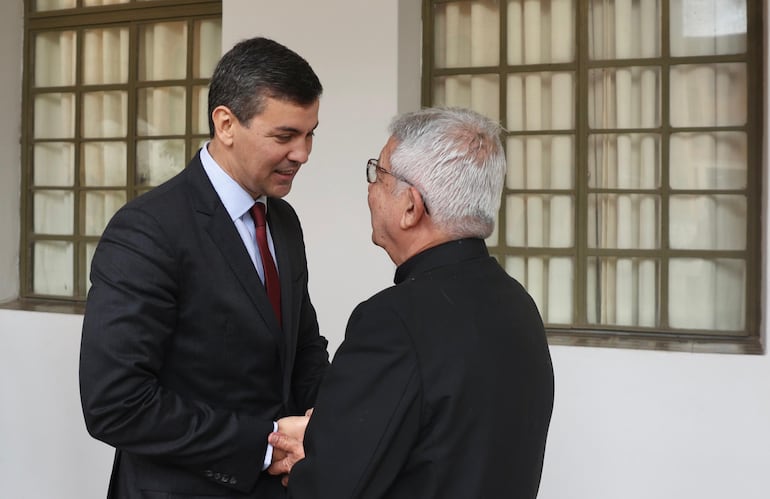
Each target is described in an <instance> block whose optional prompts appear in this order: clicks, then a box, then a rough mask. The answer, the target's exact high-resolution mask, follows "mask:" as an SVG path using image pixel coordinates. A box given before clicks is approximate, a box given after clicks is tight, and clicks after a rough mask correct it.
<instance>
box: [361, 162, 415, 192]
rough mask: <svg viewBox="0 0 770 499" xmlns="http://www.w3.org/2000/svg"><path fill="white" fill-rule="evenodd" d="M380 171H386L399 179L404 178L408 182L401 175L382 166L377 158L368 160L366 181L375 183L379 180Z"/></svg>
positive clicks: (385, 172)
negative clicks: (378, 173)
mask: <svg viewBox="0 0 770 499" xmlns="http://www.w3.org/2000/svg"><path fill="white" fill-rule="evenodd" d="M378 171H380V172H382V173H384V174H386V175H390V176H391V177H395V178H397V179H398V180H403V181H404V182H406V180H404V179H402V178H401V177H398V176H396V175H394V174H392V173H390V172H389V171H388V170H386V169H385V168H383V167H381V166H380V161H379V160H377V159H374V158H372V159H370V160H369V161H367V162H366V181H367V182H369V183H370V184H373V183H375V182H377V172H378ZM406 183H407V184H409V182H406ZM409 185H412V184H409Z"/></svg>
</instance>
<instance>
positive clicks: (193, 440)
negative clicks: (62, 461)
mask: <svg viewBox="0 0 770 499" xmlns="http://www.w3.org/2000/svg"><path fill="white" fill-rule="evenodd" d="M170 239H171V236H169V235H168V234H165V233H164V231H163V230H162V228H161V227H160V225H159V224H158V223H157V222H156V220H155V219H153V217H151V216H150V215H148V214H146V213H144V212H142V211H140V210H131V209H123V210H120V211H119V212H118V213H117V214H116V216H115V217H113V220H112V221H111V222H110V225H109V227H108V228H107V230H106V231H105V232H104V235H103V236H102V240H101V241H100V244H99V246H98V248H97V250H96V252H95V254H94V258H93V263H92V270H91V280H92V287H91V289H90V291H89V297H88V301H87V305H86V312H85V317H84V321H83V332H82V340H81V357H80V390H81V401H82V405H83V412H84V416H85V421H86V426H87V429H88V431H89V433H90V434H91V435H92V436H94V437H95V438H97V439H99V440H102V441H104V442H106V443H108V444H110V445H112V446H114V447H116V448H118V449H122V450H125V451H128V452H131V453H134V454H138V455H143V456H147V457H151V458H153V459H157V460H158V461H161V462H166V463H169V464H173V465H174V466H179V467H183V468H188V469H191V470H192V471H194V472H197V473H201V474H202V475H204V476H206V475H207V474H209V473H212V472H211V470H212V469H215V470H216V471H217V472H220V474H221V473H224V474H227V475H228V476H229V477H230V478H229V479H228V481H227V482H226V483H222V485H225V486H227V487H231V488H235V489H238V490H243V491H245V490H249V489H251V488H253V485H254V483H255V482H256V480H257V477H258V475H259V470H261V467H262V460H263V457H264V454H265V448H266V445H267V444H266V436H267V434H268V433H269V432H270V431H271V430H272V422H271V421H264V420H260V419H257V418H255V417H253V416H249V415H246V414H240V413H236V412H232V411H228V410H223V409H221V408H216V407H212V406H211V405H208V404H207V403H205V402H203V401H200V400H195V399H193V398H189V397H188V396H185V394H182V393H175V392H174V391H171V390H169V389H168V388H166V387H164V386H163V385H162V384H161V383H160V382H159V378H160V376H161V375H162V370H163V361H164V356H165V355H166V352H167V351H168V345H169V343H170V341H171V339H172V338H171V337H172V333H173V332H174V330H175V322H176V318H177V312H178V311H177V306H176V305H177V302H176V297H177V295H178V285H179V282H180V276H179V275H177V274H178V273H179V271H178V268H179V263H178V262H177V261H176V259H175V255H174V254H173V249H172V246H171V245H170V244H169V240H170Z"/></svg>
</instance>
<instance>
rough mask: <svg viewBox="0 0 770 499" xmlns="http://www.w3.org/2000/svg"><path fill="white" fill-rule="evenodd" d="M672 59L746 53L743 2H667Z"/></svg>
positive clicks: (731, 0) (744, 5)
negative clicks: (669, 4)
mask: <svg viewBox="0 0 770 499" xmlns="http://www.w3.org/2000/svg"><path fill="white" fill-rule="evenodd" d="M670 1H671V20H670V24H671V55H673V56H689V55H721V54H740V53H743V52H745V51H746V27H747V18H746V0H670Z"/></svg>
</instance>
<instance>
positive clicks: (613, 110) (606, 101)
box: [588, 66, 660, 128]
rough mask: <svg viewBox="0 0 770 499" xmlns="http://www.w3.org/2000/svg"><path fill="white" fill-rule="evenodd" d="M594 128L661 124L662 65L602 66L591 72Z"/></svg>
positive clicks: (590, 111)
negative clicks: (659, 66) (658, 66)
mask: <svg viewBox="0 0 770 499" xmlns="http://www.w3.org/2000/svg"><path fill="white" fill-rule="evenodd" d="M588 80H589V81H588V85H589V88H588V124H589V126H590V127H591V128H653V127H657V126H659V125H660V68H657V67H646V66H645V67H628V68H600V69H592V70H590V71H589V72H588Z"/></svg>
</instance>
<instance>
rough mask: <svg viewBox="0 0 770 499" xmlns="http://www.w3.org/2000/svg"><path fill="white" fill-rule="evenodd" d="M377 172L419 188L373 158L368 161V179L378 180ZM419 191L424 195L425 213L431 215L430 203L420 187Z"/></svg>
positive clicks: (370, 180)
mask: <svg viewBox="0 0 770 499" xmlns="http://www.w3.org/2000/svg"><path fill="white" fill-rule="evenodd" d="M377 172H382V173H384V174H386V175H390V176H391V177H393V178H395V179H397V180H400V181H401V182H404V183H406V184H409V185H411V186H412V187H414V188H415V189H417V187H415V185H414V184H413V183H411V182H410V181H408V180H407V179H405V178H404V177H402V176H401V175H396V174H395V173H391V172H389V171H388V170H386V169H385V168H383V167H381V166H380V160H378V159H375V158H372V159H370V160H369V161H367V162H366V181H367V182H369V183H370V184H373V183H375V182H377ZM417 192H419V193H420V197H422V204H423V205H424V206H425V213H427V214H428V215H430V211H428V204H427V203H426V202H425V196H423V194H422V192H421V191H420V189H417Z"/></svg>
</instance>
